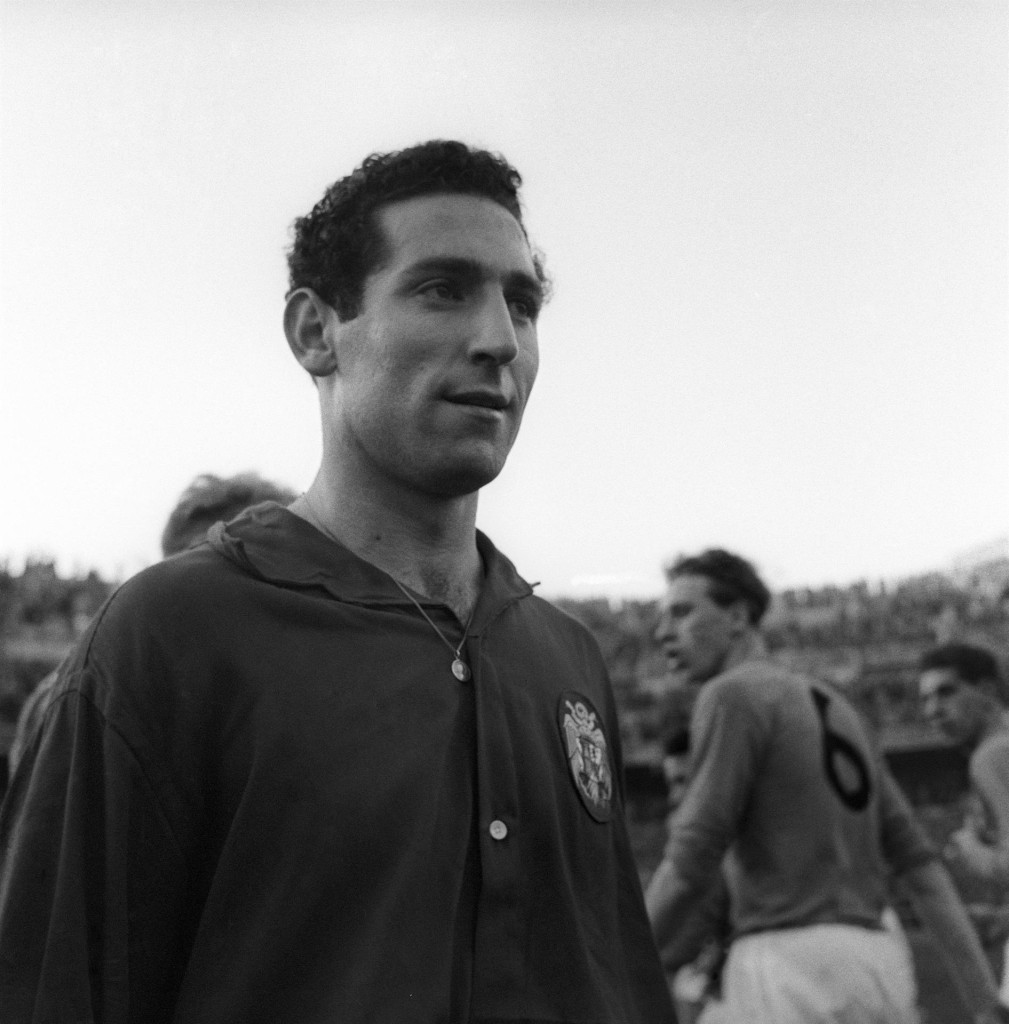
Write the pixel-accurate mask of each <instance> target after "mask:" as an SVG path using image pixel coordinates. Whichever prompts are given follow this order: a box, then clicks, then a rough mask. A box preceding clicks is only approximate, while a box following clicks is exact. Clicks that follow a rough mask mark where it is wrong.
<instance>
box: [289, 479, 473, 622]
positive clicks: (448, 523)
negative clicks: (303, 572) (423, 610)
mask: <svg viewBox="0 0 1009 1024" xmlns="http://www.w3.org/2000/svg"><path fill="white" fill-rule="evenodd" d="M476 506H477V495H476V494H473V495H467V496H464V497H463V498H458V499H447V500H444V501H441V500H434V499H429V500H423V499H418V500H416V501H411V502H410V503H409V506H408V507H405V506H404V505H403V504H396V503H394V502H389V501H387V500H373V499H370V496H369V495H368V494H362V493H361V492H360V491H354V490H348V491H347V492H344V493H340V492H339V490H338V489H336V488H334V487H327V486H326V485H325V484H324V483H323V481H322V480H321V479H320V478H316V480H315V482H314V483H313V484H312V486H311V487H310V488H309V489H308V491H306V492H305V494H303V495H302V496H301V497H300V498H298V499H297V500H296V501H295V502H294V504H292V505H291V511H292V512H294V513H296V514H297V515H300V516H301V517H302V518H303V519H305V520H306V521H307V522H309V523H310V524H311V525H312V526H314V527H315V528H316V529H317V530H319V531H320V532H321V533H324V534H326V535H327V536H328V537H330V538H331V539H332V540H335V541H337V542H338V543H340V544H342V545H343V546H344V547H346V548H348V549H349V550H350V551H353V552H354V554H355V555H357V556H358V557H359V558H363V559H364V560H365V561H367V562H371V564H372V565H375V566H377V567H378V568H379V569H382V570H383V571H384V572H387V573H388V574H389V575H390V576H392V577H393V578H394V579H396V580H398V581H399V582H400V583H402V584H404V585H405V586H407V587H410V588H411V589H412V590H415V591H417V592H418V593H420V594H423V595H424V596H426V597H430V598H433V599H434V600H436V601H440V602H442V603H444V604H446V605H448V607H449V608H451V609H452V611H453V612H454V613H455V615H456V617H457V618H458V619H459V621H460V622H466V621H467V620H468V619H469V617H470V614H471V613H472V611H473V607H474V606H475V604H476V601H477V597H478V596H479V594H480V586H481V582H482V577H483V567H482V564H481V561H480V554H479V552H478V551H477V547H476Z"/></svg>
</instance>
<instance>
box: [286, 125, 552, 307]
mask: <svg viewBox="0 0 1009 1024" xmlns="http://www.w3.org/2000/svg"><path fill="white" fill-rule="evenodd" d="M521 184H522V177H521V175H520V174H519V172H518V171H517V170H515V168H514V167H512V166H511V164H509V163H508V162H507V161H506V160H505V159H504V158H503V157H501V156H498V155H496V154H494V153H489V152H486V151H485V150H480V149H471V148H470V147H468V146H466V145H465V144H464V143H462V142H454V141H443V140H434V141H431V142H424V143H421V144H419V145H417V146H411V147H410V148H409V149H403V150H399V151H397V152H393V153H373V154H372V155H371V156H369V157H367V159H365V160H364V162H363V163H362V164H361V166H360V167H358V168H357V169H356V170H355V171H354V172H353V173H352V174H349V175H348V176H347V177H345V178H341V179H340V180H339V181H337V182H335V183H334V184H332V185H331V186H330V187H329V188H328V189H327V190H326V194H325V195H324V196H323V197H322V199H321V200H320V201H319V202H318V203H317V204H316V205H315V207H314V208H313V210H312V212H311V213H309V214H308V215H307V216H304V217H299V218H298V219H297V220H296V221H295V222H294V242H293V244H292V246H291V249H290V252H289V254H288V270H289V291H290V292H293V291H295V290H296V289H298V288H311V289H312V291H314V292H315V294H316V295H318V296H319V298H321V299H322V300H323V301H324V302H326V303H328V304H329V305H330V306H332V307H333V309H334V310H335V311H336V313H337V315H338V316H339V317H340V319H341V320H351V319H353V318H354V317H356V316H357V314H358V312H359V310H360V306H361V299H362V296H363V292H364V283H365V281H366V280H367V278H368V275H369V274H371V273H372V272H373V271H374V270H376V269H377V268H378V267H380V266H381V265H382V262H383V260H385V259H386V258H387V257H388V247H387V240H386V238H385V237H384V235H383V232H382V229H381V225H380V223H379V220H378V218H377V217H376V216H375V214H376V212H377V211H378V210H379V209H381V208H382V207H384V206H386V205H388V204H389V203H393V202H397V201H399V200H403V199H411V198H415V197H417V196H425V195H436V194H454V195H470V196H477V197H481V198H484V199H490V200H491V201H493V202H495V203H497V204H498V205H500V206H502V207H504V208H505V209H506V210H507V211H508V212H509V213H510V214H511V215H512V216H513V217H514V218H515V220H516V221H517V222H518V223H519V225H520V226H522V230H523V234H524V233H525V227H524V225H523V224H522V210H521V206H520V203H519V188H520V186H521ZM533 262H534V265H535V267H536V272H537V275H538V276H539V278H540V281H541V283H544V284H545V274H544V271H543V266H542V261H541V259H540V257H539V256H537V255H536V254H534V256H533Z"/></svg>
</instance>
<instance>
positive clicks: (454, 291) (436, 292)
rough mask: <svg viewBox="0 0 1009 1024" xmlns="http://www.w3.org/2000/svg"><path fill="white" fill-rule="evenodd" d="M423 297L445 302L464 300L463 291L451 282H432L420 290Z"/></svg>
mask: <svg viewBox="0 0 1009 1024" xmlns="http://www.w3.org/2000/svg"><path fill="white" fill-rule="evenodd" d="M420 291H421V294H422V295H426V296H428V297H429V298H432V299H441V300H443V301H445V302H458V301H459V299H461V298H462V289H461V288H459V287H458V286H457V285H454V284H452V283H451V282H450V281H432V282H431V283H430V284H426V285H424V287H423V288H421V289H420Z"/></svg>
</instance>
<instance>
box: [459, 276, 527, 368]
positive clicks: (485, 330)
mask: <svg viewBox="0 0 1009 1024" xmlns="http://www.w3.org/2000/svg"><path fill="white" fill-rule="evenodd" d="M470 352H471V355H472V357H473V359H474V360H476V361H477V362H482V361H484V360H489V361H491V362H493V363H495V364H496V365H498V366H505V365H507V364H508V363H510V362H512V361H513V360H514V359H515V358H516V357H517V356H518V353H519V343H518V336H517V335H516V333H515V323H514V321H513V320H512V315H511V310H510V309H509V308H508V303H507V301H506V300H505V297H504V295H502V294H496V295H495V294H492V295H489V296H488V297H487V299H486V301H485V302H483V303H482V304H481V307H480V312H479V317H478V320H477V324H476V327H475V330H474V332H473V341H472V345H471V349H470Z"/></svg>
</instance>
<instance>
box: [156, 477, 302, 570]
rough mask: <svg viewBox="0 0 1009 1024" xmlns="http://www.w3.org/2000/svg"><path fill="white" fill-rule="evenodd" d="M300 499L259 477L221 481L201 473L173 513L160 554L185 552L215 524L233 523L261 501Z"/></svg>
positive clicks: (180, 499) (291, 492) (292, 492)
mask: <svg viewBox="0 0 1009 1024" xmlns="http://www.w3.org/2000/svg"><path fill="white" fill-rule="evenodd" d="M296 497H297V495H296V494H295V493H294V491H292V490H290V488H287V487H284V486H283V485H282V484H275V483H272V482H271V481H270V480H264V479H263V478H262V477H261V476H259V475H258V474H257V473H252V472H249V473H238V474H236V475H235V476H229V477H223V478H222V477H219V476H215V475H214V474H213V473H201V474H200V475H199V476H198V477H196V479H195V480H193V482H192V483H191V484H190V485H189V486H188V487H187V488H186V489H185V490H184V491H183V492H182V494H181V496H180V497H179V500H178V502H176V505H175V508H174V509H172V512H171V515H170V516H169V517H168V522H167V523H166V524H165V529H164V532H163V533H162V534H161V551H162V554H164V556H165V557H166V558H167V557H168V556H169V555H174V554H177V553H178V552H180V551H185V550H186V548H188V547H191V546H192V545H193V544H195V543H197V542H198V541H201V540H202V539H203V537H204V535H205V534H206V532H207V530H209V529H210V527H211V526H213V525H214V523H216V522H218V521H219V520H222V519H224V520H228V519H232V518H234V517H235V516H237V515H238V513H239V512H244V511H245V509H247V508H249V507H250V506H251V505H258V504H259V503H260V502H261V501H279V502H280V503H281V504H282V505H288V504H290V503H291V502H292V501H294V499H295V498H296Z"/></svg>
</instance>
